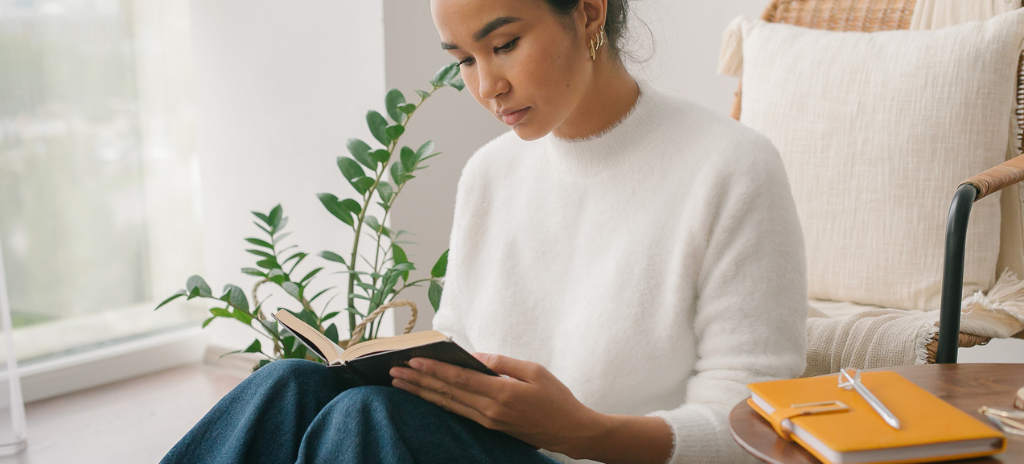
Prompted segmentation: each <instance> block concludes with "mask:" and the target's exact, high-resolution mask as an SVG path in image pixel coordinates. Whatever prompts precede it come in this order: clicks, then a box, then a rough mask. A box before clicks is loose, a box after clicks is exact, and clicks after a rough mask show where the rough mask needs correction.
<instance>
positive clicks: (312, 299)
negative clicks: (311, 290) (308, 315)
mask: <svg viewBox="0 0 1024 464" xmlns="http://www.w3.org/2000/svg"><path fill="white" fill-rule="evenodd" d="M334 288H335V287H327V288H325V289H323V290H320V291H319V292H317V293H316V295H313V298H310V299H309V302H310V303H312V302H314V301H316V299H317V298H320V295H323V294H324V293H327V291H329V290H333V289H334Z"/></svg>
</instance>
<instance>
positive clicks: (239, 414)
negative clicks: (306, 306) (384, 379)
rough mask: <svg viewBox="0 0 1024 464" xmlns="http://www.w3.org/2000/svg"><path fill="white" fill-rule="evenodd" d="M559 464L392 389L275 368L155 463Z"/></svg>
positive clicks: (310, 368)
mask: <svg viewBox="0 0 1024 464" xmlns="http://www.w3.org/2000/svg"><path fill="white" fill-rule="evenodd" d="M334 462H338V463H517V464H552V463H554V462H555V461H554V460H552V459H550V458H548V457H546V456H544V455H542V454H540V453H539V452H537V451H536V450H534V449H533V448H532V447H530V446H529V445H527V444H525V443H523V442H522V441H519V440H518V439H516V438H513V437H511V436H509V435H506V434H504V433H502V432H497V431H494V430H490V429H487V428H485V427H483V426H481V425H480V424H477V423H476V422H473V421H471V420H469V419H466V418H464V417H462V416H459V415H456V414H453V413H450V412H448V411H445V410H444V409H441V408H440V407H438V406H436V405H434V404H432V403H430V402H428V401H425V400H423V399H421V398H419V397H417V396H415V395H412V394H410V393H408V392H405V391H402V390H399V389H397V388H391V387H355V388H350V387H349V386H347V385H344V384H342V383H341V382H340V381H339V380H338V379H337V378H336V377H335V376H334V375H333V374H331V373H330V372H328V370H327V368H326V367H325V366H323V365H321V364H317V363H314V362H311V361H303V360H295V359H288V360H281V361H275V362H272V363H270V364H268V365H266V366H264V367H263V368H262V369H260V370H258V371H256V373H254V374H252V375H251V376H249V378H247V379H245V380H244V381H243V382H242V383H241V384H239V385H238V386H237V387H235V389H234V390H232V391H231V392H230V393H228V394H227V396H225V397H224V398H222V399H221V400H220V402H218V403H217V404H216V405H215V406H214V407H213V409H211V410H210V412H208V413H207V414H206V416H205V417H203V418H202V419H201V420H200V421H199V423H197V424H196V425H195V427H193V428H192V430H190V431H189V432H188V433H187V434H186V435H185V437H184V438H182V439H181V441H179V442H178V444H176V445H175V446H174V448H172V449H171V451H170V452H168V453H167V455H166V456H164V458H163V460H162V461H161V463H164V464H171V463H203V464H220V463H224V464H227V463H289V464H290V463H334Z"/></svg>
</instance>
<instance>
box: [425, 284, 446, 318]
mask: <svg viewBox="0 0 1024 464" xmlns="http://www.w3.org/2000/svg"><path fill="white" fill-rule="evenodd" d="M443 291H444V288H443V287H441V285H440V284H438V283H437V282H435V281H433V280H431V281H430V289H428V290H427V297H428V298H429V299H430V306H433V307H434V312H435V313H436V312H437V311H438V310H439V309H441V293H442V292H443Z"/></svg>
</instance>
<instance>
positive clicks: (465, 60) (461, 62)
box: [459, 57, 473, 66]
mask: <svg viewBox="0 0 1024 464" xmlns="http://www.w3.org/2000/svg"><path fill="white" fill-rule="evenodd" d="M472 63H473V58H472V57H470V58H466V59H464V60H462V61H460V62H459V66H462V65H464V64H472Z"/></svg>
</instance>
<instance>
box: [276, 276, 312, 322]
mask: <svg viewBox="0 0 1024 464" xmlns="http://www.w3.org/2000/svg"><path fill="white" fill-rule="evenodd" d="M281 288H283V289H284V291H286V292H288V294H289V295H291V296H293V297H295V299H296V300H301V299H302V295H300V294H299V292H300V291H301V290H302V289H301V288H299V286H298V285H297V284H296V283H295V282H284V283H282V284H281ZM314 325H316V324H314Z"/></svg>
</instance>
